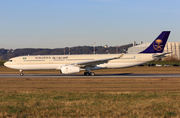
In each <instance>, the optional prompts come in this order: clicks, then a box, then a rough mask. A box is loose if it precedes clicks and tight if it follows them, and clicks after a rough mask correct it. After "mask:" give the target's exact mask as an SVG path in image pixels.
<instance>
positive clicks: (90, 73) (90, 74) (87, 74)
mask: <svg viewBox="0 0 180 118" xmlns="http://www.w3.org/2000/svg"><path fill="white" fill-rule="evenodd" d="M84 75H85V76H94V75H95V73H94V72H87V71H85V72H84Z"/></svg>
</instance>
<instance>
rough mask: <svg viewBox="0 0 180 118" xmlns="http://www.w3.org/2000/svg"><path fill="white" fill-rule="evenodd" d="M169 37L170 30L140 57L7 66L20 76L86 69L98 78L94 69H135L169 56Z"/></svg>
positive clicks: (48, 58)
mask: <svg viewBox="0 0 180 118" xmlns="http://www.w3.org/2000/svg"><path fill="white" fill-rule="evenodd" d="M169 34H170V31H162V33H161V34H160V35H159V36H158V37H157V38H156V39H155V40H154V41H153V42H152V43H151V45H150V46H149V47H147V48H146V49H145V50H144V51H142V52H139V53H138V54H124V53H122V54H82V55H32V56H29V55H28V56H18V57H14V58H11V59H9V60H8V61H7V62H5V63H4V66H6V67H8V68H11V69H18V70H19V71H20V76H23V75H24V74H23V70H59V71H60V73H62V74H72V73H79V72H80V71H82V70H85V72H84V75H86V76H88V75H89V76H94V75H95V73H94V72H91V70H98V69H109V68H127V67H133V66H137V65H141V64H144V63H147V62H150V61H153V60H157V59H161V58H163V57H166V55H167V54H169V53H163V50H164V47H165V44H166V42H167V39H168V37H169Z"/></svg>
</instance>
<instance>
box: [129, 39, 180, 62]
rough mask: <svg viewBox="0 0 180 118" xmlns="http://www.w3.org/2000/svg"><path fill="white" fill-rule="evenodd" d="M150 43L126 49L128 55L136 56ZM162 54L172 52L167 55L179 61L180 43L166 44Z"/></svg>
mask: <svg viewBox="0 0 180 118" xmlns="http://www.w3.org/2000/svg"><path fill="white" fill-rule="evenodd" d="M150 44H151V43H144V44H141V45H137V46H134V47H130V48H129V49H128V54H137V53H139V52H141V51H143V50H145V49H146V48H147V47H148V46H149V45H150ZM164 52H172V53H171V54H169V55H170V56H173V57H175V58H177V59H180V42H167V43H166V46H165V48H164Z"/></svg>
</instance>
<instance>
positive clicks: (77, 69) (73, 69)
mask: <svg viewBox="0 0 180 118" xmlns="http://www.w3.org/2000/svg"><path fill="white" fill-rule="evenodd" d="M80 71H81V69H80V67H77V66H61V73H62V74H71V73H78V72H80Z"/></svg>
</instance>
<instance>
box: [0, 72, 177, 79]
mask: <svg viewBox="0 0 180 118" xmlns="http://www.w3.org/2000/svg"><path fill="white" fill-rule="evenodd" d="M124 77H126V78H152V77H153V78H180V74H133V73H121V74H96V75H95V76H84V75H83V74H68V75H64V74H24V76H20V75H19V74H0V78H124Z"/></svg>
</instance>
